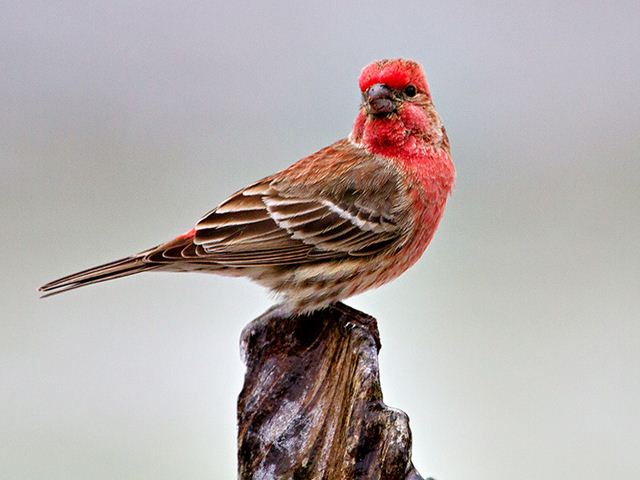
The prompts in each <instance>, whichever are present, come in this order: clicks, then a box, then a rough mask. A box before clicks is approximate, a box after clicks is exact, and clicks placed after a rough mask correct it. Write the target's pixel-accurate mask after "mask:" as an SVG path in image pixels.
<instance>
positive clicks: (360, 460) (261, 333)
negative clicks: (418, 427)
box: [238, 303, 422, 480]
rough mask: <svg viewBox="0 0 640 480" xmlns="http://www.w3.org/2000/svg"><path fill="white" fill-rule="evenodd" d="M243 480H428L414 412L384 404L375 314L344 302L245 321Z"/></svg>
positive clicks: (241, 417)
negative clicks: (415, 454) (415, 451)
mask: <svg viewBox="0 0 640 480" xmlns="http://www.w3.org/2000/svg"><path fill="white" fill-rule="evenodd" d="M241 348H242V352H243V356H244V360H245V362H246V365H247V372H246V375H245V383H244V387H243V389H242V392H241V394H240V397H239V399H238V476H239V478H241V479H252V480H267V479H296V480H302V479H328V480H340V479H381V480H392V479H394V480H395V479H402V480H408V479H411V480H421V479H422V477H421V476H420V475H419V474H418V473H417V471H416V470H415V468H414V467H413V464H412V463H411V431H410V430H409V419H408V417H407V415H406V414H405V413H404V412H402V411H400V410H396V409H393V408H389V407H387V406H386V405H385V404H384V403H383V401H382V391H381V389H380V378H379V371H378V351H379V349H380V340H379V335H378V327H377V324H376V320H375V319H374V318H373V317H370V316H368V315H366V314H364V313H362V312H359V311H358V310H354V309H352V308H350V307H347V306H346V305H343V304H340V303H338V304H336V305H334V306H332V307H329V308H326V309H324V310H321V311H318V312H314V313H312V314H310V315H304V316H287V315H286V314H282V313H281V312H280V311H279V310H278V309H277V307H275V308H272V309H271V310H269V311H267V312H266V313H265V314H263V315H262V316H261V317H259V318H257V319H256V320H254V321H253V322H251V323H250V324H249V325H247V327H245V329H244V331H243V333H242V338H241Z"/></svg>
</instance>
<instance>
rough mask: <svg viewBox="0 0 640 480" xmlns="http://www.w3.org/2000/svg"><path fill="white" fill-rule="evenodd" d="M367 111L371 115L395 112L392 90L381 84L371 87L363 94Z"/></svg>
mask: <svg viewBox="0 0 640 480" xmlns="http://www.w3.org/2000/svg"><path fill="white" fill-rule="evenodd" d="M364 100H365V104H366V107H367V111H368V112H369V113H370V114H373V115H387V114H389V113H392V112H395V111H396V101H395V100H396V99H395V96H394V94H393V90H391V89H390V88H389V87H387V86H386V85H384V84H382V83H376V84H375V85H371V86H370V87H369V88H368V89H367V91H366V92H364Z"/></svg>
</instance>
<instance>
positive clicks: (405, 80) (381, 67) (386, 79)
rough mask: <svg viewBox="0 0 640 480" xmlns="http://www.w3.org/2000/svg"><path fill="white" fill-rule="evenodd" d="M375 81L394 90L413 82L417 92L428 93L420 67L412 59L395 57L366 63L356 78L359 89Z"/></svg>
mask: <svg viewBox="0 0 640 480" xmlns="http://www.w3.org/2000/svg"><path fill="white" fill-rule="evenodd" d="M376 83H383V84H385V85H387V86H389V87H391V88H395V89H396V90H402V89H403V88H404V87H406V86H407V85H409V84H413V85H414V86H415V87H416V88H417V89H418V91H419V92H422V93H426V94H427V95H428V94H429V87H428V86H427V81H426V80H425V78H424V73H423V72H422V68H421V67H420V65H418V64H417V63H416V62H414V61H413V60H405V59H402V58H396V59H391V60H378V61H377V62H373V63H371V64H369V65H367V66H366V67H364V68H363V69H362V72H361V73H360V78H359V80H358V85H359V87H360V90H361V91H362V92H364V91H365V90H367V89H368V88H369V87H370V86H371V85H375V84H376Z"/></svg>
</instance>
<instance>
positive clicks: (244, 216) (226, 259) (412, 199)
mask: <svg viewBox="0 0 640 480" xmlns="http://www.w3.org/2000/svg"><path fill="white" fill-rule="evenodd" d="M358 84H359V87H360V90H361V92H362V103H361V105H360V109H359V112H358V116H357V117H356V120H355V123H354V126H353V129H352V131H351V134H350V135H349V137H348V138H346V139H342V140H339V141H337V142H336V143H334V144H332V145H329V146H328V147H325V148H323V149H322V150H319V151H318V152H316V153H314V154H312V155H309V156H308V157H306V158H303V159H302V160H299V161H298V162H296V163H294V164H293V165H291V166H290V167H289V168H287V169H285V170H283V171H281V172H279V173H276V174H274V175H271V176H269V177H267V178H263V179H262V180H259V181H258V182H256V183H254V184H252V185H250V186H248V187H246V188H244V189H242V190H240V191H238V192H236V193H235V194H233V195H232V196H231V197H229V198H228V199H227V200H225V201H224V202H222V203H221V204H220V205H219V206H218V207H217V208H215V209H214V210H211V211H210V212H209V213H207V214H206V215H205V216H204V217H203V218H202V219H201V220H200V221H199V222H198V223H197V224H196V226H195V228H193V229H191V230H189V231H188V232H186V233H184V234H182V235H180V236H178V237H177V238H174V239H173V240H170V241H168V242H166V243H162V244H160V245H158V246H156V247H153V248H150V249H148V250H145V251H143V252H140V253H138V254H136V255H132V256H130V257H126V258H123V259H121V260H116V261H114V262H111V263H107V264H105V265H100V266H98V267H94V268H91V269H88V270H84V271H82V272H78V273H74V274H72V275H69V276H66V277H63V278H61V279H59V280H55V281H53V282H50V283H47V284H46V285H44V286H42V287H41V288H40V291H42V292H45V295H44V296H49V295H55V294H57V293H61V292H65V291H67V290H72V289H74V288H78V287H82V286H84V285H90V284H92V283H98V282H103V281H105V280H111V279H113V278H120V277H125V276H128V275H132V274H134V273H139V272H146V271H152V270H154V271H170V272H193V271H196V272H207V273H218V274H221V275H233V276H246V277H249V278H251V279H252V280H254V281H256V282H257V283H259V284H261V285H264V286H266V287H268V288H269V289H271V290H272V291H273V292H275V293H276V294H278V295H279V296H280V297H282V300H283V303H284V306H285V307H288V308H289V309H290V311H292V312H297V313H302V312H310V311H313V310H316V309H319V308H322V307H324V306H327V305H329V304H331V303H334V302H337V301H339V300H342V299H344V298H347V297H350V296H352V295H355V294H357V293H360V292H363V291H365V290H367V289H370V288H372V287H376V286H379V285H382V284H384V283H386V282H388V281H390V280H392V279H393V278H395V277H397V276H398V275H400V274H401V273H402V272H404V271H405V270H406V269H407V268H409V267H410V266H411V265H413V264H414V263H415V262H416V261H417V260H418V258H420V256H421V255H422V253H423V252H424V250H425V249H426V247H427V245H428V244H429V241H430V240H431V238H432V237H433V234H434V233H435V231H436V228H437V226H438V222H439V221H440V218H441V216H442V213H443V210H444V206H445V202H446V200H447V197H448V195H449V193H450V191H451V188H452V185H453V181H454V167H453V164H452V162H451V156H450V151H449V141H448V139H447V135H446V133H445V129H444V126H443V125H442V122H441V121H440V117H439V116H438V114H437V112H436V110H435V108H434V106H433V103H432V101H431V94H430V92H429V87H428V86H427V82H426V80H425V77H424V74H423V72H422V68H421V67H420V65H418V64H417V63H415V62H413V61H411V60H404V59H393V60H381V61H377V62H373V63H371V64H370V65H368V66H366V67H365V68H364V69H363V70H362V73H361V74H360V78H359V80H358Z"/></svg>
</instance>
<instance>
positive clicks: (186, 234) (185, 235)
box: [176, 228, 196, 240]
mask: <svg viewBox="0 0 640 480" xmlns="http://www.w3.org/2000/svg"><path fill="white" fill-rule="evenodd" d="M195 235H196V229H195V228H192V229H191V230H189V231H188V232H184V233H183V234H182V235H178V236H177V238H176V240H184V239H185V238H191V237H194V236H195Z"/></svg>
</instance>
